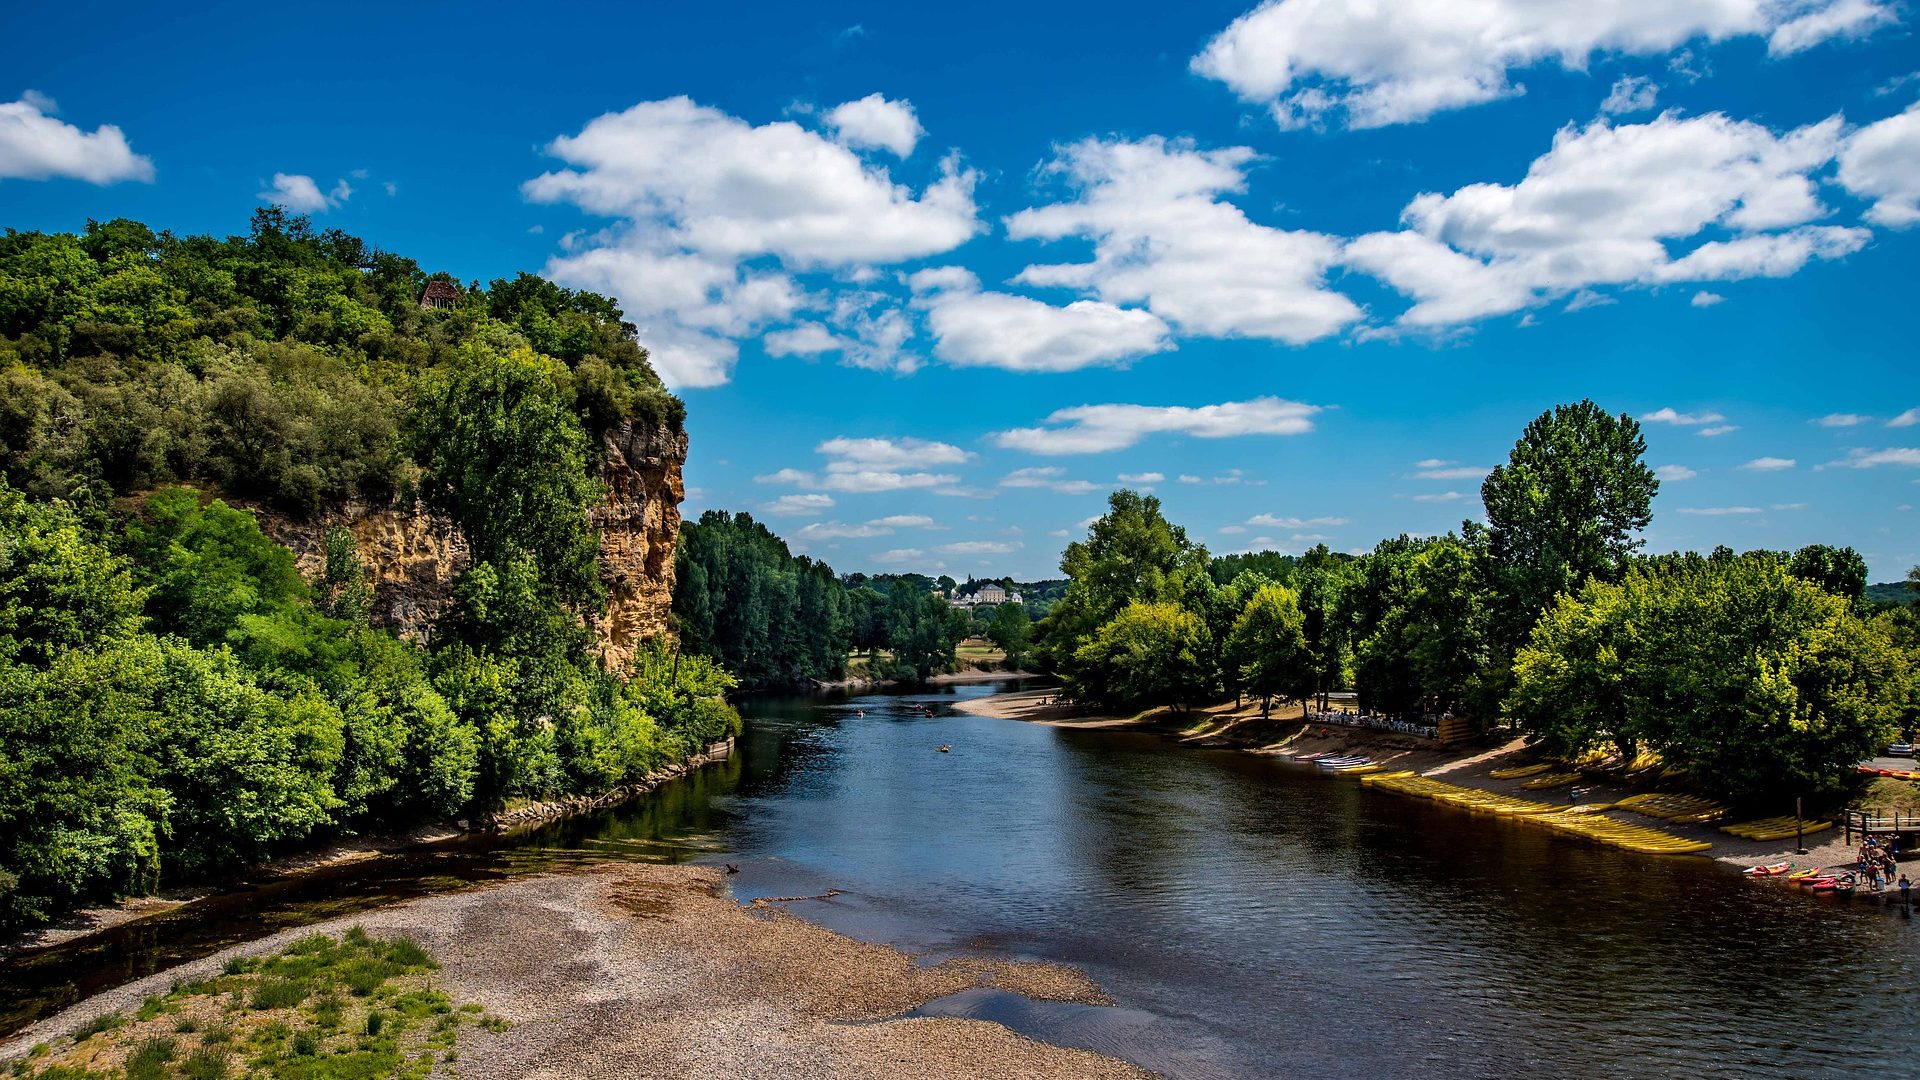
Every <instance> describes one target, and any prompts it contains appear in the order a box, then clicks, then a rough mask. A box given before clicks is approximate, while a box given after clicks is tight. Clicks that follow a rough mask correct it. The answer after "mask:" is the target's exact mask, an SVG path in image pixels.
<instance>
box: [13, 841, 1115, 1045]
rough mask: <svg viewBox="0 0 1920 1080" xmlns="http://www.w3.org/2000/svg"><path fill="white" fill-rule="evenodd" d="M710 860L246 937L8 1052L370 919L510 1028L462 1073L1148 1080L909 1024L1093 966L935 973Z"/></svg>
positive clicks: (964, 1026) (1073, 984) (957, 964)
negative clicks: (735, 894)
mask: <svg viewBox="0 0 1920 1080" xmlns="http://www.w3.org/2000/svg"><path fill="white" fill-rule="evenodd" d="M724 880H725V878H724V875H723V874H722V873H721V872H720V871H719V870H716V869H714V868H711V867H697V866H658V865H624V866H615V867H608V868H605V869H603V870H599V871H595V872H591V873H579V874H570V875H566V876H557V875H556V876H540V877H529V878H521V879H517V880H514V881H509V882H506V883H503V884H500V885H495V886H491V887H487V888H482V889H477V890H474V891H470V892H462V893H454V894H448V895H442V896H433V897H428V898H425V899H421V900H416V901H413V902H411V903H407V904H402V905H399V906H395V907H390V908H383V909H381V910H378V911H373V912H367V913H364V914H360V915H356V916H352V917H350V918H345V919H340V920H336V921H335V922H332V923H322V924H320V925H317V926H308V927H301V928H300V929H298V930H290V931H286V932H284V933H281V934H276V935H274V936H272V937H269V938H264V939H261V940H259V941H255V942H250V943H248V944H246V945H243V946H239V947H237V948H234V949H229V950H227V951H225V952H222V953H219V954H216V955H214V956H210V957H207V958H205V959H203V960H198V961H195V962H193V963H190V964H186V965H182V966H181V967H178V968H174V969H173V970H171V971H166V972H162V973H160V974H158V975H155V976H152V977H150V978H147V979H143V980H140V981H138V982H135V983H131V984H129V985H126V986H123V987H120V988H118V989H116V990H113V991H110V992H108V993H106V994H102V995H100V996H98V997H95V998H92V999H90V1000H88V1001H84V1002H81V1003H80V1004H78V1005H75V1006H73V1007H72V1008H70V1009H67V1010H65V1011H64V1012H62V1013H60V1014H59V1015H57V1016H54V1017H50V1018H49V1019H47V1020H46V1021H43V1022H41V1023H39V1024H36V1025H34V1026H33V1027H31V1028H29V1029H27V1030H26V1031H23V1032H21V1033H20V1034H19V1036H18V1037H16V1038H15V1039H13V1040H12V1041H11V1042H9V1043H8V1044H6V1045H4V1046H0V1060H5V1059H7V1058H10V1057H15V1056H18V1055H19V1054H21V1053H24V1052H25V1050H26V1049H27V1048H28V1047H29V1046H31V1045H32V1044H33V1043H35V1042H37V1041H41V1040H47V1039H51V1038H55V1037H58V1036H60V1035H63V1034H66V1033H67V1032H69V1031H72V1030H73V1029H75V1028H78V1027H79V1026H81V1025H82V1024H85V1023H86V1022H88V1021H90V1020H92V1019H93V1018H94V1017H97V1016H99V1015H101V1014H102V1013H106V1012H111V1011H115V1010H121V1009H131V1008H135V1007H138V1005H139V1003H140V1002H141V1001H142V1000H143V999H144V998H145V997H146V996H147V995H148V994H153V993H162V992H165V990H166V989H167V988H168V987H169V986H171V985H172V984H173V983H174V982H176V981H179V980H182V979H187V978H192V977H197V976H200V975H204V974H209V973H212V972H215V971H218V970H219V969H220V967H221V966H222V965H224V964H225V963H226V961H227V960H228V959H230V958H232V957H234V956H237V955H248V954H256V953H264V952H271V951H274V950H277V949H279V948H282V947H284V946H285V945H286V943H287V942H289V941H291V940H293V939H295V938H298V937H300V936H303V935H306V934H310V933H313V932H315V931H322V932H328V933H339V932H340V931H342V930H344V929H345V928H346V927H348V926H352V925H361V926H365V927H366V928H367V930H368V931H369V932H371V933H374V934H376V935H387V934H406V935H408V936H410V937H412V938H413V939H414V940H415V941H417V942H419V943H420V944H421V945H423V946H425V947H426V949H427V950H428V951H429V952H431V953H432V954H433V955H434V956H435V957H436V958H437V959H438V960H439V962H440V965H441V973H440V981H441V984H442V986H443V988H444V989H445V990H446V991H447V992H448V993H449V994H451V995H452V996H453V997H454V998H455V999H456V1000H460V1001H471V1002H477V1003H479V1004H480V1005H483V1006H485V1007H486V1010H487V1011H488V1012H489V1013H492V1014H494V1015H496V1016H499V1017H502V1018H504V1019H506V1020H508V1021H510V1022H511V1026H510V1027H509V1028H507V1029H506V1030H504V1031H499V1032H487V1031H470V1032H468V1033H465V1034H463V1035H462V1036H461V1042H460V1061H459V1065H458V1068H459V1072H460V1075H461V1076H462V1077H468V1078H473V1080H492V1078H504V1077H538V1078H550V1077H556V1078H557V1077H576V1076H577V1077H588V1076H591V1077H685V1078H701V1077H716V1078H718V1077H798V1076H808V1077H815V1076H817V1077H829V1076H831V1077H923V1076H924V1077H983V1078H984V1077H993V1078H1015V1077H1033V1078H1043V1077H1089V1078H1101V1077H1140V1076H1144V1075H1146V1074H1144V1073H1142V1072H1141V1071H1140V1070H1138V1069H1136V1068H1134V1067H1133V1066H1131V1065H1128V1064H1126V1063H1124V1062H1120V1061H1116V1060H1113V1059H1111V1058H1106V1057H1102V1056H1099V1055H1097V1054H1093V1053H1090V1052H1087V1051H1083V1050H1072V1049H1065V1048H1061V1047H1056V1046H1050V1045H1048V1044H1045V1043H1040V1042H1035V1041H1034V1040H1031V1039H1028V1038H1025V1037H1023V1036H1020V1035H1017V1034H1015V1033H1013V1032H1012V1031H1009V1030H1008V1029H1006V1028H1004V1027H1001V1026H1000V1025H998V1024H994V1023H990V1022H987V1021H982V1020H972V1019H955V1018H946V1017H916V1018H902V1014H904V1013H906V1012H909V1011H910V1010H913V1009H915V1008H917V1007H918V1006H921V1005H923V1004H925V1003H927V1002H928V1001H931V1000H933V999H935V998H939V997H943V996H946V995H948V994H953V993H957V992H959V991H962V990H966V989H969V988H972V987H976V986H983V985H984V986H992V987H995V988H998V989H1000V990H1005V991H1011V992H1013V993H1018V994H1023V995H1025V996H1027V997H1030V998H1034V999H1038V1000H1052V1001H1072V1002H1079V1003H1082V1004H1089V1005H1094V1004H1103V1003H1105V997H1104V995H1102V994H1101V992H1100V990H1099V988H1098V987H1096V986H1095V985H1094V984H1093V983H1092V982H1091V981H1090V980H1088V979H1087V978H1086V976H1085V975H1083V974H1082V973H1080V972H1078V971H1076V970H1073V969H1071V968H1065V967H1059V966H1055V965H1049V964H1037V963H1014V962H1007V961H993V960H976V959H967V958H958V959H950V960H946V961H944V962H942V963H940V964H937V965H932V966H922V965H919V964H916V963H915V962H914V959H913V958H912V957H911V956H908V955H907V954H905V953H902V952H900V951H898V950H896V949H892V948H889V947H886V946H883V945H871V944H866V943H862V942H859V941H855V940H853V939H851V938H848V937H844V936H842V935H839V934H836V933H833V932H831V931H829V930H825V929H822V928H820V927H817V926H814V925H813V924H811V923H808V922H806V921H804V920H802V919H799V918H797V917H795V916H792V915H789V914H787V913H786V912H785V911H783V910H781V909H780V907H779V905H778V904H775V903H766V902H762V903H759V904H755V905H752V906H748V907H743V906H741V905H739V904H737V903H735V902H734V901H732V900H731V899H728V898H727V897H726V896H725V894H724V888H723V883H724Z"/></svg>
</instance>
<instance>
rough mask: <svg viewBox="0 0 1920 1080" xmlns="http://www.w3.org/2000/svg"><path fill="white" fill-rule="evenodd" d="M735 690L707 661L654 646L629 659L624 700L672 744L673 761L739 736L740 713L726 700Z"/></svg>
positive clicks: (662, 645)
mask: <svg viewBox="0 0 1920 1080" xmlns="http://www.w3.org/2000/svg"><path fill="white" fill-rule="evenodd" d="M736 685H738V684H737V683H736V682H735V680H734V678H733V676H732V675H729V674H728V673H727V671H726V669H724V668H722V667H721V666H720V665H719V664H716V663H714V662H713V661H712V660H710V659H708V658H707V657H704V656H697V655H691V654H683V653H681V652H680V651H679V650H677V649H669V648H668V647H667V643H666V642H664V641H655V642H653V643H651V644H649V645H648V646H647V647H646V648H643V649H641V650H640V651H639V652H638V653H637V654H636V655H635V656H634V661H633V671H632V672H631V673H630V675H629V677H628V679H627V685H626V699H627V701H629V702H630V703H632V705H633V706H634V707H635V708H637V709H638V710H639V711H640V713H641V714H642V715H643V716H646V717H649V718H650V719H651V720H652V722H653V723H654V724H656V725H657V726H658V728H659V730H660V731H661V732H662V734H663V735H664V736H665V737H666V738H669V739H672V740H674V741H675V742H676V743H677V746H676V747H675V750H676V751H677V753H676V756H679V757H684V756H686V755H687V754H691V753H695V752H698V751H700V750H703V749H705V748H706V746H707V744H708V743H713V742H718V741H720V740H721V739H728V738H732V737H733V736H735V735H738V734H739V733H740V713H739V712H738V711H737V710H735V709H734V707H733V706H732V705H730V704H728V703H727V698H726V695H727V693H728V691H730V690H732V689H733V688H734V687H735V686H736Z"/></svg>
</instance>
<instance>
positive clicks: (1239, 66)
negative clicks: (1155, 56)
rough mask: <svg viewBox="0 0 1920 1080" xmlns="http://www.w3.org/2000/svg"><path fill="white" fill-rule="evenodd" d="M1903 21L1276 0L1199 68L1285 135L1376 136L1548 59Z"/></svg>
mask: <svg viewBox="0 0 1920 1080" xmlns="http://www.w3.org/2000/svg"><path fill="white" fill-rule="evenodd" d="M1894 19H1895V15H1894V5H1893V4H1892V3H1891V2H1885V0H1695V2H1688V3H1661V2H1652V3H1649V2H1643V0H1420V2H1418V3H1379V2H1356V0H1268V2H1266V3H1263V4H1261V5H1260V6H1259V7H1257V8H1255V9H1254V10H1252V11H1250V12H1248V13H1246V14H1245V15H1242V16H1240V17H1239V18H1238V19H1236V20H1234V22H1233V23H1232V25H1230V26H1228V27H1227V28H1226V29H1225V30H1224V31H1222V32H1221V33H1220V34H1219V35H1218V36H1217V37H1215V38H1214V39H1213V40H1212V41H1210V42H1209V43H1208V44H1207V46H1206V47H1205V48H1204V49H1203V50H1202V51H1201V52H1200V54H1199V55H1198V56H1196V57H1194V59H1193V63H1192V66H1193V70H1194V71H1196V72H1198V73H1199V74H1201V75H1204V76H1206V77H1208V78H1212V79H1217V80H1219V81H1220V82H1223V83H1225V84H1226V85H1227V86H1228V87H1230V88H1231V89H1232V90H1233V91H1234V92H1235V93H1237V94H1238V95H1239V96H1240V97H1241V99H1242V100H1245V101H1248V102H1252V103H1257V104H1261V105H1265V106H1266V107H1268V109H1269V110H1270V111H1271V112H1272V114H1273V117H1274V119H1275V120H1276V121H1277V122H1278V123H1279V124H1280V125H1281V126H1282V127H1298V126H1301V125H1304V124H1313V123H1323V122H1326V121H1327V120H1329V119H1332V120H1344V121H1345V123H1346V124H1348V125H1349V126H1351V127H1356V128H1370V127H1380V126H1383V125H1387V124H1399V123H1407V122H1410V121H1416V120H1422V119H1425V118H1426V117H1428V116H1431V115H1433V114H1434V113H1436V112H1440V111H1442V110H1446V109H1458V108H1462V107H1465V106H1469V105H1478V104H1481V103H1483V102H1488V101H1494V100H1497V99H1499V98H1503V97H1509V96H1512V95H1514V94H1519V93H1522V92H1523V90H1524V87H1523V86H1522V85H1520V84H1519V83H1517V82H1516V81H1514V79H1513V77H1512V76H1513V74H1514V73H1515V72H1518V71H1523V70H1525V69H1527V68H1530V67H1534V66H1536V65H1540V64H1547V63H1551V64H1556V65H1558V66H1559V67H1562V68H1565V69H1567V70H1572V71H1580V70H1585V69H1586V66H1587V64H1588V62H1589V61H1590V59H1592V58H1593V57H1594V56H1595V55H1599V54H1621V55H1630V56H1658V55H1662V54H1665V53H1668V52H1670V51H1672V50H1674V49H1676V48H1678V47H1680V46H1682V45H1684V44H1686V43H1687V42H1690V41H1693V40H1696V39H1700V40H1705V41H1723V40H1726V39H1728V38H1733V37H1742V36H1757V35H1766V36H1767V39H1768V40H1767V44H1768V49H1769V51H1771V52H1772V53H1774V54H1776V55H1781V54H1787V53H1793V52H1798V51H1800V50H1802V49H1805V48H1808V47H1810V46H1812V45H1815V44H1818V43H1819V42H1821V41H1825V40H1828V39H1830V38H1836V37H1854V36H1859V35H1862V34H1865V33H1868V32H1870V31H1872V30H1873V29H1875V28H1877V27H1879V26H1882V25H1885V24H1887V23H1888V22H1891V21H1894Z"/></svg>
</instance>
